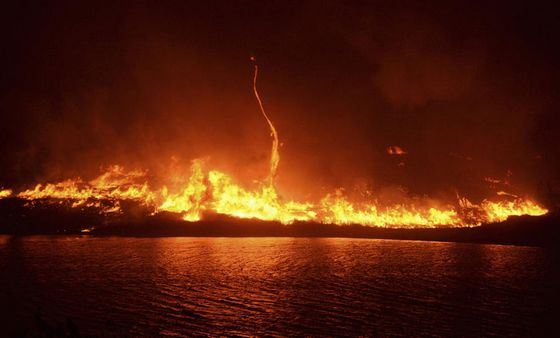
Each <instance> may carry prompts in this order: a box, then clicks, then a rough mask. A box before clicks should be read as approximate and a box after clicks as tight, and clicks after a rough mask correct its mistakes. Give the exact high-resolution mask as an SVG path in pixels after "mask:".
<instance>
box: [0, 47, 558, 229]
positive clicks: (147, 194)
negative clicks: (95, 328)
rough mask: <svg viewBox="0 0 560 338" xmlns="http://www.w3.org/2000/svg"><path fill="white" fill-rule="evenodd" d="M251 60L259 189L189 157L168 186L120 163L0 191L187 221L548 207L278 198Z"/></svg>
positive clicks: (362, 219)
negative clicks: (265, 155) (261, 158)
mask: <svg viewBox="0 0 560 338" xmlns="http://www.w3.org/2000/svg"><path fill="white" fill-rule="evenodd" d="M251 60H252V61H253V63H254V77H253V91H254V95H255V98H256V99H257V102H258V104H259V109H260V112H261V114H262V115H263V117H264V119H265V120H266V122H267V124H268V127H269V129H270V132H271V137H272V150H271V157H270V169H269V174H268V177H267V178H266V179H265V180H263V181H260V182H259V184H258V188H256V189H253V190H250V189H246V188H244V187H242V186H241V185H239V184H238V183H236V180H235V179H234V178H232V177H230V176H229V175H228V174H226V173H224V172H220V171H217V170H209V169H208V168H206V164H205V161H204V160H201V159H196V160H193V161H192V164H191V169H190V173H189V174H188V175H187V176H186V179H185V180H184V181H185V182H186V184H184V185H183V186H182V187H180V188H174V189H170V188H168V186H165V185H164V186H163V187H161V188H157V189H155V188H153V187H152V186H151V185H150V183H149V180H148V176H147V172H146V171H140V170H136V171H126V170H125V169H124V168H123V167H122V166H118V165H115V166H111V167H109V168H108V169H107V171H106V172H105V173H103V174H102V175H100V176H99V177H97V178H95V179H93V180H91V181H83V180H81V179H70V180H66V181H62V182H59V183H48V184H37V185H36V186H35V187H34V188H33V189H29V190H25V191H21V192H19V193H13V192H12V190H9V189H3V190H2V189H0V198H8V197H11V196H16V197H18V198H21V199H25V200H29V201H34V200H45V199H46V200H63V201H69V202H71V206H72V207H79V206H88V207H95V208H98V209H99V211H100V212H101V213H106V214H111V213H120V212H122V211H121V208H120V202H121V201H135V202H138V203H141V204H142V205H144V206H145V207H146V208H148V209H149V210H151V212H153V213H158V212H163V211H167V212H174V213H179V214H181V215H182V217H183V219H184V220H185V221H191V222H194V221H198V220H201V219H203V218H204V215H205V214H207V213H218V214H224V215H229V216H233V217H238V218H255V219H260V220H266V221H279V222H281V223H283V224H289V223H293V222H294V221H313V222H320V223H329V224H339V225H344V224H362V225H368V226H380V227H401V228H413V227H438V226H455V227H461V226H476V225H480V224H482V223H491V222H499V221H504V220H506V219H507V218H508V217H509V216H514V215H515V216H519V215H533V216H538V215H543V214H546V213H547V212H548V210H547V209H545V208H543V207H542V206H540V205H538V204H537V203H536V202H534V201H533V200H531V199H529V198H524V197H519V196H517V195H512V194H498V195H499V196H501V197H507V198H508V199H507V200H500V201H490V200H484V201H482V202H481V203H479V204H475V203H472V202H471V201H469V200H468V199H466V198H464V197H458V199H457V201H456V202H455V203H454V204H442V203H438V206H424V205H423V204H422V203H419V204H414V203H403V204H396V205H392V206H382V205H381V204H380V203H378V202H377V201H362V202H355V201H351V200H350V198H349V197H348V196H346V195H345V194H344V192H343V190H342V189H340V190H337V191H335V192H333V193H331V194H327V195H326V196H324V197H323V198H322V199H320V200H319V201H305V202H300V201H292V200H286V199H284V198H281V197H280V196H279V194H278V192H277V189H276V187H275V177H276V175H277V169H278V164H279V161H280V154H279V151H278V146H279V137H278V132H277V130H276V128H275V126H274V124H273V122H272V120H271V119H270V118H269V116H268V114H267V113H266V111H265V109H264V106H263V103H262V100H261V98H260V95H259V92H258V90H257V77H258V65H257V64H256V59H255V58H254V57H253V58H251ZM387 152H388V153H389V154H392V155H404V154H406V152H405V151H404V150H402V149H401V148H400V147H397V146H391V147H389V148H388V149H387Z"/></svg>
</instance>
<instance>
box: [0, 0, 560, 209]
mask: <svg viewBox="0 0 560 338" xmlns="http://www.w3.org/2000/svg"><path fill="white" fill-rule="evenodd" d="M11 6H12V7H11V8H9V9H8V10H7V11H6V12H7V13H10V17H7V18H5V20H3V25H4V27H3V29H2V31H3V32H4V34H5V35H6V39H5V41H6V44H5V48H4V49H5V50H6V56H5V57H4V58H3V59H2V61H1V62H2V65H3V69H4V71H5V72H4V73H5V76H4V79H3V80H2V88H3V90H2V94H1V97H0V98H1V101H0V109H1V112H2V114H1V118H0V123H1V124H2V126H9V128H4V130H3V132H2V133H1V135H0V138H1V139H0V141H1V144H0V150H1V151H2V154H3V166H2V168H1V169H0V185H3V186H14V185H27V184H31V183H33V182H35V181H37V180H45V179H46V180H59V179H61V178H65V177H68V176H83V177H88V176H89V177H93V176H95V175H96V174H97V173H98V169H99V167H100V166H107V165H110V164H115V163H117V164H123V165H125V166H127V167H131V168H146V169H148V170H149V171H150V173H151V174H153V175H154V176H165V175H166V173H169V172H170V171H173V172H176V171H181V170H184V171H185V172H187V171H188V166H189V163H190V160H192V159H194V158H199V157H204V158H209V160H208V161H209V164H208V165H209V166H211V167H216V168H217V169H221V170H224V171H226V172H228V173H231V174H232V176H234V177H237V178H239V180H241V181H242V183H244V184H251V182H252V181H253V180H256V179H259V180H260V179H263V178H265V177H266V176H267V174H268V170H269V163H268V162H269V156H270V154H269V150H270V138H269V132H268V130H267V129H266V128H265V127H263V125H262V119H260V118H259V116H258V114H257V112H258V109H259V107H258V105H257V104H256V103H255V101H254V97H253V96H252V91H251V80H252V68H251V64H250V63H249V62H247V58H248V57H249V56H250V55H254V54H256V55H258V56H259V62H260V63H259V66H260V68H259V72H260V73H259V91H260V92H261V94H262V95H263V96H265V97H266V105H267V112H268V113H269V114H270V115H271V116H274V118H273V120H274V123H275V126H276V128H277V129H278V133H279V135H280V136H281V139H280V142H281V143H282V144H283V146H281V147H280V152H281V156H282V162H281V163H280V165H279V167H278V179H277V183H278V188H279V190H280V191H281V192H282V193H284V194H286V195H288V196H290V197H291V196H293V197H294V198H299V197H302V196H309V195H317V196H321V195H324V193H326V192H329V191H332V190H333V189H335V188H337V187H346V188H347V189H352V188H353V187H357V189H360V190H364V189H366V190H371V191H373V192H378V193H382V192H384V191H388V190H389V191H395V192H401V191H403V187H405V188H406V192H407V194H408V195H414V196H424V195H429V196H432V197H438V196H440V195H444V196H450V195H451V196H454V194H455V192H457V191H459V192H460V193H461V194H465V195H468V196H474V197H475V198H476V197H484V196H488V195H489V194H494V193H495V191H493V189H492V188H491V187H489V186H488V184H486V182H485V181H484V177H503V176H504V175H506V173H507V172H508V171H510V172H512V173H513V174H512V176H511V181H512V182H513V183H512V184H513V185H515V186H516V188H515V189H516V191H515V192H511V191H508V193H514V194H520V193H521V194H529V195H534V194H538V195H540V196H544V194H546V192H547V191H550V190H552V191H554V190H555V189H559V185H560V183H559V181H558V175H557V172H558V169H560V167H559V166H560V164H559V163H558V162H559V161H558V158H560V156H558V155H560V154H559V153H558V151H559V150H558V149H560V144H559V143H558V142H559V141H558V137H557V136H556V135H555V131H554V128H553V125H554V124H555V123H556V122H557V121H556V120H557V119H556V117H555V112H556V110H557V108H558V102H557V98H555V95H554V85H553V84H554V83H557V81H556V80H557V79H558V73H557V70H556V69H557V67H556V63H557V61H556V60H557V59H558V58H557V56H559V55H558V54H560V53H558V47H556V45H557V44H556V43H555V34H556V33H557V32H559V31H560V28H559V27H558V24H557V22H556V21H555V20H553V17H552V14H549V13H552V12H553V11H551V10H550V9H549V8H539V7H536V6H534V5H529V4H527V5H519V6H517V5H513V4H509V3H508V4H507V6H502V5H501V4H492V5H480V6H476V8H473V6H472V5H470V4H469V3H468V2H465V3H464V4H461V3H456V4H453V5H451V4H448V3H447V2H443V3H440V4H433V3H432V4H430V5H428V4H416V3H399V4H387V3H362V4H360V3H347V2H329V3H328V4H324V3H323V2H315V1H309V2H304V3H300V2H282V3H275V2H266V3H258V2H255V3H251V4H249V3H247V4H228V3H207V4H188V3H183V2H174V1H170V2H163V3H158V4H147V3H138V2H130V3H115V4H111V5H107V4H104V5H99V4H95V3H92V4H88V5H87V6H86V5H84V4H83V3H80V4H76V3H73V2H67V3H65V2H61V3H58V4H57V5H53V6H52V7H49V8H48V10H47V9H46V8H42V7H41V6H34V5H30V4H26V3H25V2H21V3H17V4H12V5H11ZM15 18H17V20H16V19H15ZM394 145H398V146H399V147H402V149H405V150H406V153H407V154H406V156H390V155H389V154H387V148H388V147H390V146H394Z"/></svg>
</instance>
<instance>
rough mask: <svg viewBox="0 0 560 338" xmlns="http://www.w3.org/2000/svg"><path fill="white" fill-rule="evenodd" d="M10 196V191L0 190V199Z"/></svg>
mask: <svg viewBox="0 0 560 338" xmlns="http://www.w3.org/2000/svg"><path fill="white" fill-rule="evenodd" d="M10 196H12V190H10V189H0V199H2V198H6V197H10Z"/></svg>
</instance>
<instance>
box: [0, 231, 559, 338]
mask: <svg viewBox="0 0 560 338" xmlns="http://www.w3.org/2000/svg"><path fill="white" fill-rule="evenodd" d="M556 257H557V255H556V254H553V253H551V252H549V251H547V250H545V249H540V248H530V247H513V246H498V245H475V244H473V245H471V244H455V243H434V242H413V241H389V240H370V239H365V240H361V239H326V238H324V239H321V238H88V237H24V238H16V237H0V272H1V275H0V306H1V307H2V313H3V314H2V318H1V319H2V320H1V321H0V322H2V323H4V324H2V325H1V327H0V329H1V332H0V333H1V336H5V335H13V334H20V335H21V334H25V333H27V334H29V333H33V334H35V333H38V332H39V333H45V332H47V333H48V332H55V333H58V334H60V332H62V330H66V331H69V330H74V331H79V332H80V333H82V334H84V333H85V334H90V335H91V334H93V335H100V336H107V335H110V334H112V335H117V336H118V335H124V334H128V335H130V336H137V335H148V336H154V335H170V336H173V335H258V336H260V335H281V336H286V335H321V336H325V335H327V336H332V335H345V336H346V335H349V336H356V335H366V336H387V335H402V336H419V335H445V336H450V335H452V336H481V335H500V336H504V335H509V336H535V335H546V334H547V333H551V334H552V332H550V331H547V330H549V329H550V328H551V326H552V327H553V326H554V324H555V323H554V320H555V318H556V317H555V316H554V313H555V312H556V308H557V307H558V306H559V305H560V304H558V303H557V300H558V297H557V295H558V293H557V289H558V287H559V285H560V284H559V283H558V281H559V278H558V260H557V258H556ZM57 327H58V330H59V331H56V330H57Z"/></svg>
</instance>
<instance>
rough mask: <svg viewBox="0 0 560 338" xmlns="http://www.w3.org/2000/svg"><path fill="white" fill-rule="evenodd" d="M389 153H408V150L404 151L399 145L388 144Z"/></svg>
mask: <svg viewBox="0 0 560 338" xmlns="http://www.w3.org/2000/svg"><path fill="white" fill-rule="evenodd" d="M387 154H389V155H398V156H400V155H406V154H408V152H406V151H404V150H403V148H401V147H399V146H388V147H387Z"/></svg>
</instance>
